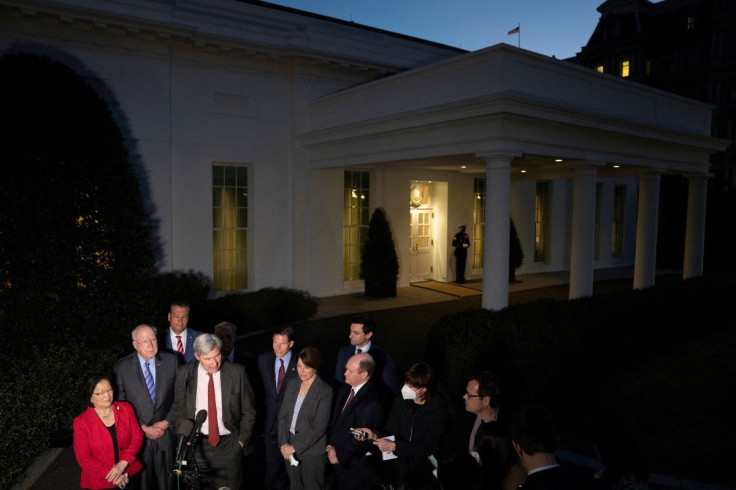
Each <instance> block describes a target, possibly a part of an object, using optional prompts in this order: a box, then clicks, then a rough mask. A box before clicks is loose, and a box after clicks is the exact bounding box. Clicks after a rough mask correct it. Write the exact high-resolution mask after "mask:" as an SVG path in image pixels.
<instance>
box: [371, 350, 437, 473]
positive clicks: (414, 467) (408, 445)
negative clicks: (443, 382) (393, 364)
mask: <svg viewBox="0 0 736 490" xmlns="http://www.w3.org/2000/svg"><path fill="white" fill-rule="evenodd" d="M404 380H405V381H404V386H403V387H402V388H401V394H400V395H399V396H397V397H396V399H395V400H394V403H393V406H392V408H391V414H390V415H389V418H388V423H387V424H386V427H385V429H384V430H376V429H371V428H361V429H360V430H363V431H364V432H365V433H366V436H365V438H366V439H371V440H373V444H374V445H375V446H376V447H377V448H378V449H379V450H380V451H381V452H382V453H384V458H383V465H382V466H383V475H384V476H383V478H384V483H389V484H395V483H396V482H398V481H399V480H401V479H402V478H403V477H405V476H406V475H407V474H408V473H409V472H412V473H413V474H416V472H422V471H426V472H427V473H428V474H430V473H431V472H432V469H433V467H432V465H431V463H430V462H429V458H428V457H429V456H430V455H433V456H435V457H437V455H438V454H439V449H440V445H441V443H442V439H443V437H444V434H445V428H446V427H447V425H448V422H449V419H450V411H449V407H448V404H447V402H446V401H445V399H444V398H443V397H442V395H441V394H439V393H438V392H437V390H436V380H435V376H434V371H433V370H432V368H431V367H430V366H429V365H428V364H427V363H425V362H418V363H416V364H414V365H413V366H411V367H410V368H409V369H408V370H407V371H406V374H405V376H404ZM391 436H393V438H391ZM393 456H395V457H393Z"/></svg>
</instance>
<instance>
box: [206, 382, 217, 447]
mask: <svg viewBox="0 0 736 490" xmlns="http://www.w3.org/2000/svg"><path fill="white" fill-rule="evenodd" d="M207 376H209V377H210V382H209V384H208V385H207V420H208V424H207V425H208V427H209V434H208V435H207V440H208V441H210V444H211V445H213V446H217V443H218V442H220V429H219V428H218V427H217V404H216V403H215V381H214V380H213V379H212V375H211V374H210V373H207Z"/></svg>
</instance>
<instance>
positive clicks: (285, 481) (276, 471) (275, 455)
mask: <svg viewBox="0 0 736 490" xmlns="http://www.w3.org/2000/svg"><path fill="white" fill-rule="evenodd" d="M263 444H264V446H265V451H264V456H265V458H266V480H268V488H269V490H287V489H288V488H289V476H288V474H287V473H286V464H288V463H286V464H285V460H284V457H283V456H282V455H281V448H279V441H278V437H277V435H276V434H275V433H274V434H263Z"/></svg>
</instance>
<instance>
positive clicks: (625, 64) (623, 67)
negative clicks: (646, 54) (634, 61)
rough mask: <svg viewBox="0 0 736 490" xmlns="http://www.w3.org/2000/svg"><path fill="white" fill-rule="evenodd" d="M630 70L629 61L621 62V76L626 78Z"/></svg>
mask: <svg viewBox="0 0 736 490" xmlns="http://www.w3.org/2000/svg"><path fill="white" fill-rule="evenodd" d="M630 69H631V62H630V61H629V60H623V61H622V62H621V76H622V77H624V78H626V77H628V76H629V74H630V73H629V70H630Z"/></svg>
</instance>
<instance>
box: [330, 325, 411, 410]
mask: <svg viewBox="0 0 736 490" xmlns="http://www.w3.org/2000/svg"><path fill="white" fill-rule="evenodd" d="M375 328H376V325H375V322H374V321H373V318H371V317H369V316H356V317H353V318H352V319H351V320H350V335H349V336H348V338H349V339H350V345H346V346H345V347H341V348H340V350H339V351H338V353H337V364H336V365H335V381H337V383H338V384H337V386H338V389H339V387H340V386H342V385H343V384H344V383H345V374H344V373H345V365H346V363H347V362H348V359H350V357H352V356H354V355H356V354H360V353H363V352H367V353H369V354H370V355H371V357H372V358H373V362H375V364H376V369H375V374H374V375H373V380H374V382H375V383H376V387H377V388H378V390H379V392H380V394H381V405H382V406H383V409H384V411H388V409H389V408H390V407H391V404H392V403H393V400H394V398H395V397H396V395H398V393H399V391H400V390H401V387H402V386H403V385H402V384H401V380H400V379H399V375H398V372H397V370H396V363H395V362H394V360H393V359H392V358H391V356H390V355H389V353H388V352H386V351H385V350H384V349H381V348H380V347H379V346H377V345H376V344H375V342H373V333H374V331H375Z"/></svg>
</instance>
